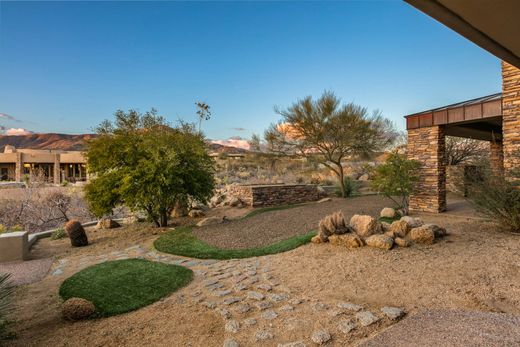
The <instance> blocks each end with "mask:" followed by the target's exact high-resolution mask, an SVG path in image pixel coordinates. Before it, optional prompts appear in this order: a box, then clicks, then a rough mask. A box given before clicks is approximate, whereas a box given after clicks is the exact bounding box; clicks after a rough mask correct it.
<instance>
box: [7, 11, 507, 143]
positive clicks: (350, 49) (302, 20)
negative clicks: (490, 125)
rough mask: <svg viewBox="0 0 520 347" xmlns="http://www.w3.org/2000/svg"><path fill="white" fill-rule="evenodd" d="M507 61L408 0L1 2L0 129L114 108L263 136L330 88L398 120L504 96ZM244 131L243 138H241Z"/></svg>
mask: <svg viewBox="0 0 520 347" xmlns="http://www.w3.org/2000/svg"><path fill="white" fill-rule="evenodd" d="M500 83H501V80H500V64H499V60H498V59H497V58H495V57H493V56H492V55H491V54H489V53H487V52H486V51H484V50H482V49H481V48H479V47H477V46H475V45H474V44H473V43H471V42H469V41H467V40H466V39H464V38H462V37H461V36H459V35H458V34H456V33H455V32H453V31H451V30H450V29H448V28H446V27H444V26H443V25H442V24H440V23H438V22H436V21H434V20H433V19H431V18H429V17H427V16H426V15H424V14H423V13H421V12H419V11H417V10H416V9H414V8H412V7H411V6H409V5H407V4H406V3H404V2H402V1H379V2H376V1H357V2H1V3H0V113H2V114H8V115H10V116H12V117H14V118H15V120H13V119H5V117H3V118H1V117H0V125H3V126H5V127H14V128H26V129H29V130H32V131H36V132H64V133H84V132H89V131H90V130H91V129H92V127H93V126H95V125H97V124H98V123H99V122H100V121H102V120H103V119H106V118H111V117H112V114H113V112H114V111H115V110H116V109H119V108H121V109H129V108H137V109H139V110H141V111H146V110H148V109H149V108H150V107H155V108H157V109H158V110H159V113H161V114H163V115H165V116H166V117H167V118H168V119H170V120H172V121H174V120H176V119H177V118H183V119H185V120H188V121H194V120H195V108H194V102H195V101H197V100H202V101H205V102H207V103H208V104H210V105H211V107H212V110H213V118H212V119H211V120H210V121H208V122H206V123H205V124H204V125H203V128H204V130H205V132H206V134H207V136H208V137H210V138H213V139H217V138H218V139H224V138H228V137H231V136H241V137H245V138H247V137H249V136H250V135H251V133H253V132H256V133H263V130H264V129H265V128H266V127H267V126H268V125H269V124H270V123H272V122H275V121H277V120H278V118H279V117H278V116H277V115H276V114H275V113H274V111H273V107H274V106H282V107H283V106H288V105H290V104H291V103H292V102H293V101H295V100H297V99H298V98H301V97H304V96H306V95H313V96H319V95H320V94H321V93H322V92H323V91H324V90H332V91H334V92H336V94H337V95H338V96H340V97H342V99H343V100H344V101H345V102H349V101H353V102H355V103H358V104H360V105H363V106H366V107H368V108H369V109H371V110H372V109H380V110H381V111H382V112H383V114H384V115H385V116H386V117H388V118H390V119H392V120H393V121H394V122H395V124H396V125H397V126H398V127H399V128H401V129H402V128H403V127H404V121H403V118H402V117H403V115H405V114H408V113H412V112H416V111H421V110H424V109H428V108H432V107H436V106H441V105H444V104H448V103H453V102H457V101H460V100H464V99H469V98H474V97H479V96H482V95H486V94H491V93H495V92H499V91H500V89H501V88H500ZM241 129H244V130H241Z"/></svg>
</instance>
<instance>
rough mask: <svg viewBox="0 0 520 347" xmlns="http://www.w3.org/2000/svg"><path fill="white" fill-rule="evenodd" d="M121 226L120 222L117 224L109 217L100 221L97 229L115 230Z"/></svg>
mask: <svg viewBox="0 0 520 347" xmlns="http://www.w3.org/2000/svg"><path fill="white" fill-rule="evenodd" d="M120 226H121V225H120V224H119V223H118V222H116V221H115V220H113V219H111V218H108V217H103V218H101V219H100V220H99V221H98V223H97V225H96V228H97V229H114V228H119V227H120Z"/></svg>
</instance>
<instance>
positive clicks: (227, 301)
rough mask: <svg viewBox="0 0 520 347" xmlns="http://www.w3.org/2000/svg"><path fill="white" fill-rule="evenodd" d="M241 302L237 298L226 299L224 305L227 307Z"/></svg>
mask: <svg viewBox="0 0 520 347" xmlns="http://www.w3.org/2000/svg"><path fill="white" fill-rule="evenodd" d="M239 301H240V298H237V297H231V298H227V299H225V300H224V301H223V302H224V304H226V305H231V304H234V303H235V302H239Z"/></svg>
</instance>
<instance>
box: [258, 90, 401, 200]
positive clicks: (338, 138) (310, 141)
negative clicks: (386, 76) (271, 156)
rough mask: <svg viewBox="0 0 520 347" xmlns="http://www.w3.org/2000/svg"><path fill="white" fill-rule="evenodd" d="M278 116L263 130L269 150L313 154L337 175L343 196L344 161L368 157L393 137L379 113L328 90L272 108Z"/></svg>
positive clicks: (302, 154) (303, 155)
mask: <svg viewBox="0 0 520 347" xmlns="http://www.w3.org/2000/svg"><path fill="white" fill-rule="evenodd" d="M275 110H276V112H277V113H278V114H279V115H281V116H282V120H281V121H280V122H279V123H276V124H272V125H271V126H270V127H269V129H268V130H267V131H266V132H265V139H266V141H267V143H268V146H269V149H270V151H272V152H278V153H283V154H288V155H295V156H300V157H314V158H315V159H317V160H318V161H319V162H321V163H322V164H323V165H325V166H326V167H327V168H329V169H330V170H331V171H332V172H333V173H334V174H335V175H336V177H337V178H338V181H339V184H340V186H341V192H342V196H343V197H345V182H344V171H343V165H344V161H345V160H346V159H349V158H353V157H356V156H358V157H369V156H370V155H371V154H373V153H374V152H377V151H380V150H383V149H385V148H386V147H388V146H389V145H391V144H392V143H393V141H394V140H395V139H396V138H397V135H398V134H397V132H396V131H395V130H394V127H393V125H392V123H391V122H390V121H389V120H388V119H386V118H383V117H382V116H381V114H380V113H379V112H377V111H376V112H374V113H373V114H372V115H369V114H368V111H367V109H366V108H364V107H361V106H358V105H355V104H353V103H348V104H341V100H340V99H339V98H338V97H336V95H334V93H332V92H325V93H324V94H323V95H322V96H321V97H320V98H319V99H317V100H313V99H312V97H310V96H308V97H306V98H304V99H301V100H298V101H297V102H296V103H294V104H293V105H291V106H290V107H288V108H287V109H275Z"/></svg>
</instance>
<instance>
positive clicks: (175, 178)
mask: <svg viewBox="0 0 520 347" xmlns="http://www.w3.org/2000/svg"><path fill="white" fill-rule="evenodd" d="M96 133H97V134H98V136H96V137H94V138H93V139H92V140H90V141H89V142H88V143H87V152H86V157H87V165H88V168H89V171H90V173H92V174H93V176H94V178H93V179H92V180H91V181H90V182H89V184H88V185H87V186H86V187H85V196H86V198H87V200H88V202H89V205H90V207H91V210H92V212H93V213H94V214H95V215H97V216H101V215H103V214H109V213H111V212H112V209H113V208H114V207H116V206H117V205H126V206H127V207H128V208H130V209H131V210H133V211H138V210H144V211H146V213H147V214H148V217H149V219H150V220H151V221H153V222H154V223H155V225H156V226H161V227H165V226H167V225H168V216H169V215H170V214H171V212H172V210H173V208H174V206H175V205H176V204H177V203H180V204H185V203H187V201H188V200H189V199H194V200H198V201H202V202H205V201H207V199H208V198H209V197H210V196H211V195H212V191H213V188H214V177H213V174H214V169H213V160H212V159H211V157H209V155H208V154H207V148H206V144H205V141H204V137H203V135H202V134H201V133H200V132H198V131H196V130H195V128H194V126H193V125H189V124H185V123H181V124H180V126H178V127H171V126H170V125H168V124H167V122H166V121H165V119H164V118H163V117H161V116H158V115H157V111H156V110H154V109H152V110H151V111H149V112H146V113H145V114H140V113H139V112H137V111H135V110H130V111H128V112H126V113H125V112H123V111H121V110H119V111H117V112H116V113H115V121H114V122H110V121H104V122H103V123H101V125H100V126H99V127H98V128H97V129H96Z"/></svg>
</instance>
